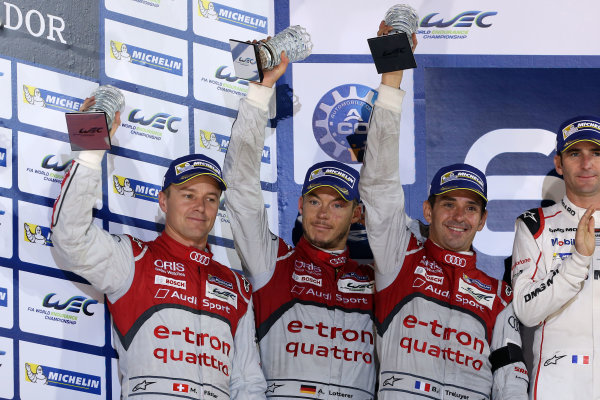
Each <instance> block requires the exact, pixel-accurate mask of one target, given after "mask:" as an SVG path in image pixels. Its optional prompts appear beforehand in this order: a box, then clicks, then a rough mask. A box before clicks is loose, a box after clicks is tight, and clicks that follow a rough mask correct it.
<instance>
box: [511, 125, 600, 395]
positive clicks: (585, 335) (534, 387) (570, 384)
mask: <svg viewBox="0 0 600 400" xmlns="http://www.w3.org/2000/svg"><path fill="white" fill-rule="evenodd" d="M556 139H557V140H556V155H555V157H554V165H555V168H556V171H557V172H558V173H559V174H560V175H562V176H563V178H564V181H565V188H566V195H565V197H564V198H563V199H562V200H561V201H560V202H559V203H557V204H554V205H552V206H550V207H544V208H536V209H532V210H529V211H526V212H525V213H523V214H522V215H521V216H519V218H518V219H517V221H516V235H515V242H514V247H513V257H512V261H513V265H512V268H511V276H512V283H513V287H514V290H515V293H514V307H515V313H516V315H517V317H519V319H520V320H521V322H522V323H523V324H524V325H526V326H529V327H535V331H534V339H533V366H532V368H531V372H532V384H531V387H530V390H529V395H530V398H531V399H561V400H565V399H600V377H598V373H599V372H600V356H598V357H596V351H600V282H599V281H598V280H599V279H600V262H599V259H600V250H598V248H599V247H598V246H597V244H598V240H599V239H600V229H598V228H600V225H599V223H597V222H595V221H599V219H600V214H599V213H598V212H597V211H596V210H597V209H598V208H599V207H600V118H598V117H589V116H581V117H576V118H573V119H570V120H568V121H566V122H564V123H563V124H562V125H561V127H560V129H559V130H558V132H557V138H556Z"/></svg>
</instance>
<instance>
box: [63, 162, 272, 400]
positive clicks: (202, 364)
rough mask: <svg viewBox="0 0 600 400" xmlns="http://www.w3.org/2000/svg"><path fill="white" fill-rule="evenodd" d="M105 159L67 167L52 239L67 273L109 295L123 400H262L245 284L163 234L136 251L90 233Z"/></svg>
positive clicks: (126, 242) (125, 242) (136, 244)
mask: <svg viewBox="0 0 600 400" xmlns="http://www.w3.org/2000/svg"><path fill="white" fill-rule="evenodd" d="M101 154H103V152H101V153H100V154H98V153H95V152H82V153H81V155H80V159H79V161H74V162H73V164H72V166H71V169H70V171H69V172H68V174H67V175H66V176H65V179H64V181H63V184H62V189H61V192H60V195H59V197H58V198H57V200H56V202H55V205H54V212H53V216H52V234H53V236H52V239H53V242H54V246H55V249H56V251H57V255H58V256H59V257H60V258H61V259H62V260H64V263H63V265H64V268H65V269H68V270H70V271H73V272H75V273H77V274H78V275H81V276H82V277H84V278H85V279H87V280H88V281H89V282H90V283H91V284H92V285H93V286H94V287H96V288H97V289H99V290H100V291H102V292H104V293H106V295H107V298H108V308H109V310H110V313H111V315H112V318H113V322H114V325H113V337H114V343H115V347H116V350H117V353H118V354H119V370H120V373H121V375H122V380H121V392H122V397H123V398H124V399H126V398H135V399H143V400H155V399H167V398H168V399H171V398H172V399H181V398H183V399H201V398H202V399H209V398H211V399H217V400H220V399H229V398H232V399H264V398H265V397H264V391H265V389H266V384H265V380H264V375H263V374H262V371H261V369H260V363H259V357H258V349H257V346H256V343H255V328H254V318H253V312H252V303H251V288H250V284H249V283H248V282H246V281H245V280H244V279H243V278H242V277H241V276H239V275H237V274H236V273H235V272H233V271H232V270H230V269H229V268H227V267H225V266H222V265H221V264H219V263H217V262H216V261H214V260H213V259H212V254H211V253H210V252H208V251H200V250H198V249H196V248H193V247H187V246H185V245H183V244H181V243H179V242H177V241H175V240H174V239H172V238H171V237H169V236H168V235H167V234H166V233H164V232H163V233H162V234H161V235H160V236H159V237H158V238H157V239H156V240H154V241H151V242H142V241H140V240H138V239H135V238H133V237H130V236H128V235H110V234H109V233H108V232H106V231H104V230H102V229H100V228H99V227H97V226H96V225H94V224H92V207H93V204H94V201H95V200H96V198H97V196H98V194H99V193H98V188H99V187H101V172H100V159H101Z"/></svg>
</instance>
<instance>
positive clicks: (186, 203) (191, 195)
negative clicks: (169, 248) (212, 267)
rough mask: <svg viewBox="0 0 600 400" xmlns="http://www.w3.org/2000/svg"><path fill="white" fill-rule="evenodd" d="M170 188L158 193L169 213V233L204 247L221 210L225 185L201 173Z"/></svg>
mask: <svg viewBox="0 0 600 400" xmlns="http://www.w3.org/2000/svg"><path fill="white" fill-rule="evenodd" d="M166 191H167V193H165V192H164V191H161V192H159V193H158V203H159V205H160V209H161V210H162V211H163V212H164V213H165V216H166V218H165V219H166V221H165V232H166V233H167V234H168V235H169V236H170V237H172V238H173V239H175V240H177V241H178V242H179V243H181V244H184V245H186V246H192V247H196V248H198V249H200V250H204V249H205V248H206V240H207V239H208V233H209V232H210V230H211V229H212V227H213V225H214V223H215V219H216V217H217V212H218V211H219V198H220V197H221V188H220V187H219V185H218V184H217V181H215V179H213V178H211V177H210V176H206V175H200V176H197V177H195V178H193V179H191V180H189V181H187V182H185V183H183V184H181V185H170V186H169V187H168V188H167V189H166Z"/></svg>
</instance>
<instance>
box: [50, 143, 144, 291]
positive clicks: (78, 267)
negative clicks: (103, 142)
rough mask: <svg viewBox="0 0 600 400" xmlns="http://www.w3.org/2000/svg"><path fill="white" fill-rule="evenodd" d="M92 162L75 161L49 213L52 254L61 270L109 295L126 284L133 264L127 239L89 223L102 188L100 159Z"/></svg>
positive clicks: (129, 243)
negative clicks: (89, 164) (83, 279)
mask: <svg viewBox="0 0 600 400" xmlns="http://www.w3.org/2000/svg"><path fill="white" fill-rule="evenodd" d="M85 153H87V152H85ZM80 157H81V156H80ZM100 160H101V157H100ZM93 162H94V163H96V162H97V163H98V165H95V164H92V165H91V166H90V167H88V166H86V165H84V163H86V164H87V162H86V161H85V160H78V161H74V162H73V164H72V166H71V169H70V170H69V172H68V173H67V175H66V176H65V178H64V181H63V184H62V187H61V192H60V194H59V196H58V198H57V199H56V202H55V203H54V211H53V213H52V242H53V244H54V248H53V252H54V255H56V256H57V257H58V260H59V265H60V266H61V267H62V268H64V269H66V270H69V271H72V272H74V273H76V274H78V275H80V276H82V277H83V278H85V279H86V280H88V281H89V282H90V283H91V284H92V285H93V286H94V287H95V288H96V289H98V290H100V291H102V292H103V293H106V294H108V295H109V296H110V295H112V294H115V293H117V292H118V291H119V290H120V289H122V288H123V287H124V286H125V285H127V284H128V283H129V281H130V280H131V279H130V278H131V276H132V274H133V271H134V269H135V262H134V259H133V253H132V250H131V242H130V241H129V239H127V238H126V237H125V236H113V235H111V234H109V233H108V232H106V231H104V230H103V229H101V228H99V227H98V226H96V225H94V224H93V223H92V208H93V206H94V203H95V201H96V199H97V198H98V196H99V195H100V191H99V188H101V187H102V184H101V178H102V174H101V171H100V167H99V160H98V159H97V158H96V161H93Z"/></svg>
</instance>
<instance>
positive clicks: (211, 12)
mask: <svg viewBox="0 0 600 400" xmlns="http://www.w3.org/2000/svg"><path fill="white" fill-rule="evenodd" d="M198 7H199V9H200V14H201V15H202V16H203V17H204V18H208V19H214V20H218V19H219V15H218V14H217V11H216V10H215V5H214V4H213V3H212V1H211V2H210V3H208V6H207V7H205V6H204V1H202V0H198Z"/></svg>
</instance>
